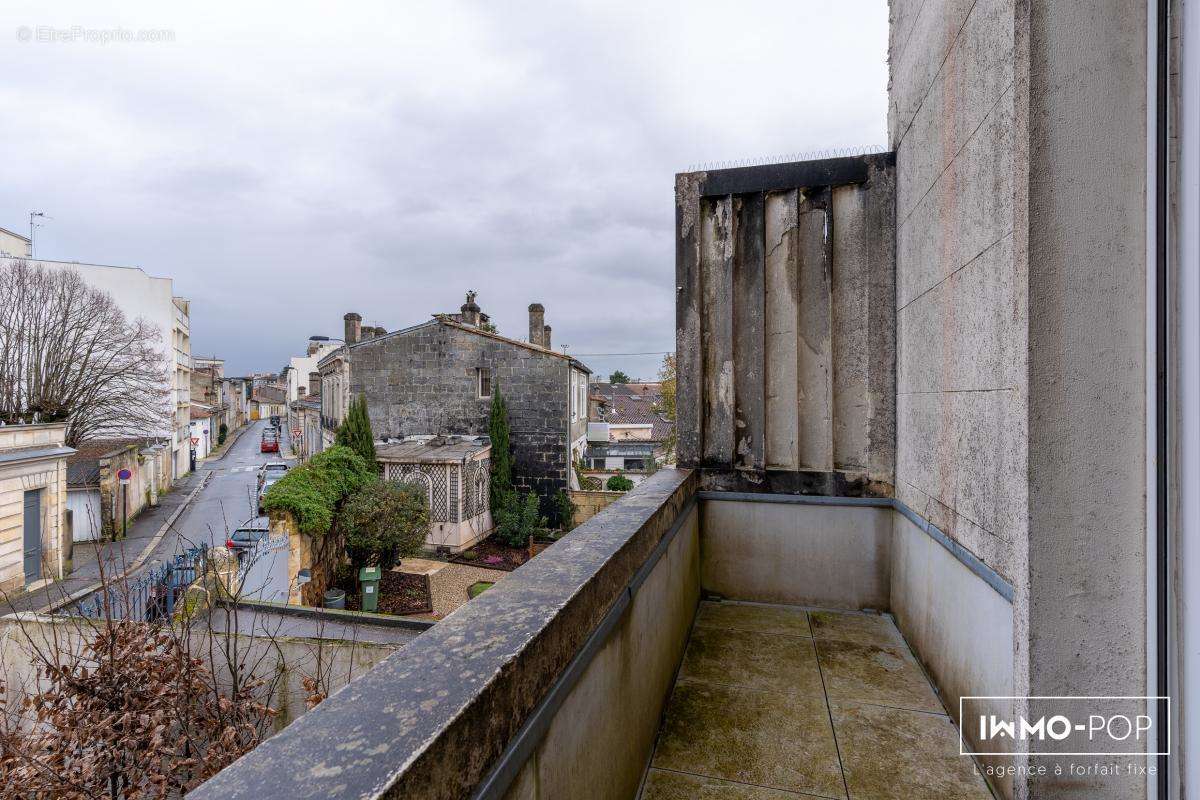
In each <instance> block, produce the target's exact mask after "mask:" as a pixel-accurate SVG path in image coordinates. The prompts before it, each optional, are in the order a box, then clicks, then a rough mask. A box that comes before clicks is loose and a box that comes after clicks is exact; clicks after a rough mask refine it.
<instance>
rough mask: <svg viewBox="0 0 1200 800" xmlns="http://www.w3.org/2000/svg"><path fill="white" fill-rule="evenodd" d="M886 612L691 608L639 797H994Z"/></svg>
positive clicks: (680, 799)
mask: <svg viewBox="0 0 1200 800" xmlns="http://www.w3.org/2000/svg"><path fill="white" fill-rule="evenodd" d="M991 796H992V795H991V793H990V792H989V790H988V788H987V786H986V784H985V783H984V781H983V779H982V778H981V777H980V776H978V775H976V774H975V771H974V768H973V762H972V760H971V759H970V758H968V757H965V756H960V755H959V754H958V733H957V731H956V729H955V727H954V724H953V722H951V720H950V718H949V717H948V716H946V714H945V713H944V710H943V708H942V705H941V703H940V702H939V701H938V698H937V695H936V694H934V691H933V687H932V686H931V685H930V684H929V681H928V679H927V678H926V677H925V673H924V671H923V670H922V669H921V667H920V665H919V664H917V662H916V659H915V658H914V657H913V655H912V653H911V651H910V650H909V648H908V645H907V644H906V643H905V641H904V638H903V637H902V636H901V635H900V631H899V630H897V629H896V626H895V624H893V623H892V621H891V619H890V618H889V617H883V616H875V615H870V614H853V613H837V612H830V611H818V610H804V609H798V608H791V607H784V606H769V605H757V604H750V603H728V602H726V603H710V602H704V603H701V604H700V609H699V611H698V613H697V616H696V623H695V627H694V628H693V630H692V636H691V639H690V641H689V642H688V648H687V652H686V654H685V655H684V659H683V665H682V667H681V668H680V670H679V678H678V680H677V681H676V683H675V687H674V689H673V691H672V694H671V699H670V702H669V704H668V707H667V713H666V717H665V720H664V722H663V728H662V731H661V732H660V734H659V738H658V743H657V745H656V747H655V751H654V757H653V759H652V761H651V765H650V771H649V773H648V774H647V776H646V782H645V785H644V787H643V789H642V794H641V800H717V798H732V800H787V798H813V797H823V798H846V797H849V798H852V799H853V800H857V799H858V798H869V799H870V800H876V799H879V800H891V799H892V798H896V799H897V800H900V799H901V798H903V800H919V799H920V798H930V799H931V800H933V799H934V798H936V799H937V800H958V799H959V798H962V799H963V800H990V798H991Z"/></svg>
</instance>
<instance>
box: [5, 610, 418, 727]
mask: <svg viewBox="0 0 1200 800" xmlns="http://www.w3.org/2000/svg"><path fill="white" fill-rule="evenodd" d="M96 624H99V623H97V622H96V621H94V620H83V619H82V618H78V617H51V616H38V615H33V614H22V615H19V616H18V615H9V616H6V617H2V618H0V679H2V680H4V682H5V683H6V685H7V687H8V690H9V691H8V692H7V693H6V697H5V698H4V699H5V701H6V702H8V703H10V704H16V703H19V702H20V699H21V697H23V696H24V695H25V694H26V693H28V692H31V691H36V687H37V686H38V685H39V684H38V677H37V661H36V660H35V659H34V658H33V657H32V652H31V643H32V645H36V646H37V647H38V648H39V650H41V652H44V653H46V652H51V653H52V652H55V648H58V649H59V650H60V651H61V652H78V650H74V649H73V648H81V647H82V642H83V641H85V638H86V637H87V636H90V635H91V633H90V631H91V630H92V629H91V628H90V627H89V626H90V625H96ZM253 627H254V628H255V630H254V632H253V633H251V632H246V633H238V634H229V633H221V632H217V631H209V630H207V629H206V628H204V626H203V623H197V624H196V626H195V628H194V630H193V631H192V633H191V634H190V637H191V648H192V652H193V653H195V654H196V656H197V657H198V658H202V659H205V660H206V661H207V663H206V666H208V667H209V668H210V669H212V670H213V671H214V673H215V674H216V675H217V677H218V679H219V680H221V681H222V685H226V686H227V685H229V677H228V676H229V663H230V659H232V660H233V661H235V662H240V663H242V664H243V669H244V668H245V665H249V666H250V667H251V668H252V669H253V673H254V675H256V676H258V677H260V678H262V679H264V680H266V681H270V682H274V683H275V685H276V687H277V688H276V689H275V693H274V695H273V696H272V697H271V703H270V705H271V707H272V708H274V709H276V710H277V711H278V712H279V716H278V717H276V719H275V729H276V730H280V729H282V728H283V727H284V726H286V725H288V724H290V723H292V722H294V721H295V720H296V719H298V718H299V717H300V716H301V715H302V714H304V713H305V711H306V706H305V698H306V697H308V695H309V693H308V692H307V691H305V689H304V686H303V683H302V682H303V680H304V678H305V677H306V676H317V675H318V674H320V675H322V676H324V679H325V681H326V685H327V686H328V687H329V688H330V690H331V691H335V690H337V689H340V688H341V687H343V686H345V685H346V684H347V683H349V682H350V681H351V680H353V679H354V678H356V677H358V676H359V675H363V674H365V673H366V672H368V671H369V670H370V669H371V668H372V667H374V666H375V665H376V664H378V663H379V662H381V661H382V660H383V659H385V658H387V657H388V656H389V655H391V654H392V653H394V652H395V651H396V650H397V649H398V647H399V645H392V644H377V643H372V642H361V641H341V640H335V639H314V638H308V637H300V636H283V635H268V634H269V633H270V632H272V631H273V630H274V629H275V628H276V627H277V626H273V625H272V624H270V623H269V622H264V621H260V622H259V623H258V624H256V625H255V626H253ZM226 653H228V657H226V655H225V654H226ZM210 656H211V658H210ZM10 707H13V706H10Z"/></svg>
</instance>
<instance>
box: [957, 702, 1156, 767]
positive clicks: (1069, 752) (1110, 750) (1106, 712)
mask: <svg viewBox="0 0 1200 800" xmlns="http://www.w3.org/2000/svg"><path fill="white" fill-rule="evenodd" d="M958 713H959V717H958V718H959V720H960V722H961V724H960V726H959V734H958V752H959V754H960V755H969V754H972V753H973V754H974V755H986V756H1007V755H1015V754H1016V753H1028V754H1029V755H1056V756H1144V755H1170V753H1171V736H1170V725H1169V723H1168V720H1169V719H1170V716H1171V700H1170V698H1169V697H1046V696H1035V697H962V698H959V701H958Z"/></svg>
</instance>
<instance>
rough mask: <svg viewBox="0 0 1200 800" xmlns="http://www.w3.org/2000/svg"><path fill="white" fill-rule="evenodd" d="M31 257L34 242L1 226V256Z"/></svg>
mask: <svg viewBox="0 0 1200 800" xmlns="http://www.w3.org/2000/svg"><path fill="white" fill-rule="evenodd" d="M3 256H12V257H13V258H31V257H32V256H33V244H32V242H30V241H29V239H28V238H27V237H25V236H22V235H21V234H19V233H13V232H12V231H10V230H5V229H4V228H0V257H3Z"/></svg>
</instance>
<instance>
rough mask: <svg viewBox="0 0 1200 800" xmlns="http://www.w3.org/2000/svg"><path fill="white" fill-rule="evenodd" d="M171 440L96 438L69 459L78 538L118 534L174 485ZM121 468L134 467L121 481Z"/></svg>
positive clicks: (69, 488)
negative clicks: (172, 481) (171, 476)
mask: <svg viewBox="0 0 1200 800" xmlns="http://www.w3.org/2000/svg"><path fill="white" fill-rule="evenodd" d="M170 469H171V451H170V450H169V449H168V447H167V440H163V441H161V442H156V441H153V440H149V441H148V440H145V439H137V438H134V439H97V440H93V441H88V442H84V443H83V444H81V445H80V446H79V449H78V451H77V452H75V453H74V454H72V455H71V456H69V457H68V458H67V494H66V503H67V508H69V509H70V510H71V520H72V529H73V531H72V532H73V538H74V541H76V542H86V541H98V540H100V539H106V538H107V539H111V538H114V537H115V536H119V535H120V534H121V533H122V531H123V530H124V527H125V525H126V523H128V522H129V521H131V520H133V519H134V518H135V517H137V516H138V515H139V514H141V513H142V512H143V511H145V510H146V509H148V508H152V507H153V506H156V505H158V496H159V494H160V493H162V492H164V491H165V490H166V489H168V488H169V487H170V485H171V478H170ZM121 470H128V471H129V480H128V483H122V482H121V479H120V472H121Z"/></svg>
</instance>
